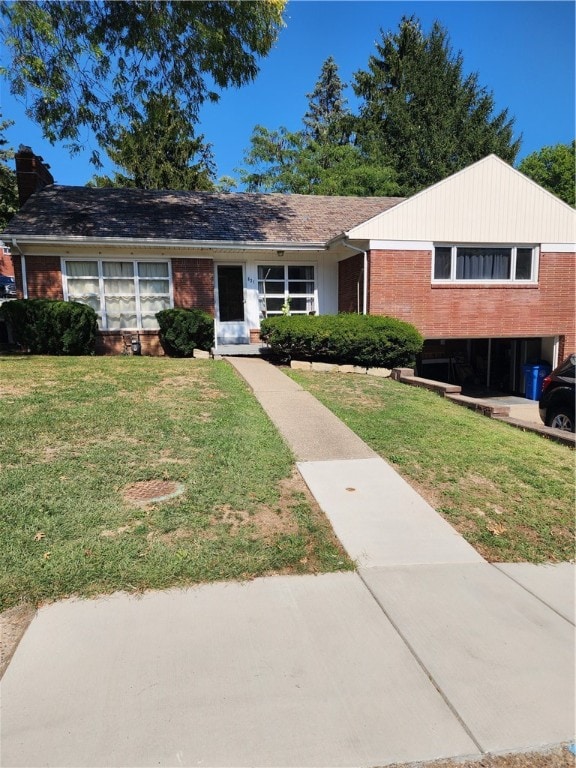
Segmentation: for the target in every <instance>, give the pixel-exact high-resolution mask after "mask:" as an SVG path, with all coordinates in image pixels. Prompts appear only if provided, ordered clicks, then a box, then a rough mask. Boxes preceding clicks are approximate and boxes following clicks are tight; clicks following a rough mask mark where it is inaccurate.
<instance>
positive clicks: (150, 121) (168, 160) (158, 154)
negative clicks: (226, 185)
mask: <svg viewBox="0 0 576 768" xmlns="http://www.w3.org/2000/svg"><path fill="white" fill-rule="evenodd" d="M144 112H145V115H144V117H143V118H140V117H138V118H136V119H134V120H132V122H131V124H130V126H129V127H128V128H124V127H121V128H120V129H119V130H118V132H117V135H116V136H115V137H114V138H112V139H111V140H110V146H109V147H107V149H106V153H107V154H108V156H109V157H110V159H111V160H112V161H113V162H114V164H115V165H116V166H118V167H119V168H121V169H123V171H125V173H120V172H116V173H115V174H114V176H112V177H110V176H95V177H94V179H93V180H92V182H91V185H93V186H98V187H137V188H139V189H191V190H211V189H213V188H214V184H213V178H214V172H215V169H214V160H213V157H212V152H211V149H210V147H209V146H208V145H206V144H205V143H204V137H203V136H202V135H200V136H194V135H191V134H190V126H189V124H188V120H187V119H186V115H185V114H183V113H182V110H181V109H180V108H179V106H178V104H177V103H176V100H175V99H174V98H172V97H169V96H164V95H161V94H159V95H152V96H151V97H150V100H149V101H148V102H147V103H146V104H145V105H144Z"/></svg>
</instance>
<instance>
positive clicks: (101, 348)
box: [96, 331, 165, 357]
mask: <svg viewBox="0 0 576 768" xmlns="http://www.w3.org/2000/svg"><path fill="white" fill-rule="evenodd" d="M136 337H137V338H138V341H139V342H140V345H141V347H142V355H146V356H151V357H162V356H164V354H165V353H164V350H163V349H162V345H161V344H160V339H159V336H158V331H137V332H136V331H135V332H134V333H130V332H129V331H99V332H98V337H97V339H96V354H97V355H122V354H129V355H131V354H132V350H131V347H130V340H131V339H132V338H136Z"/></svg>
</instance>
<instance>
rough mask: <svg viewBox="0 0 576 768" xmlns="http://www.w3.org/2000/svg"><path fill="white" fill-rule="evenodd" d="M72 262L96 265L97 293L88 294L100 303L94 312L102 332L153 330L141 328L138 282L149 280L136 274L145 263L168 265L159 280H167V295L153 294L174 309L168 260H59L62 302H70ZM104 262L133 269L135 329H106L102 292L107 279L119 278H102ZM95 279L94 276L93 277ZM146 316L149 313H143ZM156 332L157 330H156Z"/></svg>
mask: <svg viewBox="0 0 576 768" xmlns="http://www.w3.org/2000/svg"><path fill="white" fill-rule="evenodd" d="M74 261H88V262H90V263H92V264H96V265H97V271H98V288H99V292H98V294H95V293H94V294H90V295H91V296H94V297H95V298H97V299H98V301H99V303H100V310H99V311H97V312H96V315H97V316H98V325H99V328H100V330H102V331H118V332H123V331H126V332H130V331H143V330H155V329H154V328H143V326H142V310H141V306H140V280H149V279H150V278H146V277H144V278H140V275H139V274H138V264H144V263H146V262H149V263H152V264H167V265H168V275H167V277H166V278H160V279H162V280H168V293H158V294H154V295H155V296H162V297H168V300H169V307H170V309H172V308H173V307H174V289H173V283H172V262H171V260H170V259H153V258H148V259H143V258H134V257H131V258H125V257H122V256H110V257H107V258H104V259H97V258H94V257H83V256H81V255H78V256H67V257H66V258H63V259H61V274H62V290H63V294H64V300H65V301H70V293H69V290H68V269H67V264H68V262H74ZM104 262H111V263H115V264H117V263H119V262H122V263H131V264H132V267H133V276H132V278H131V279H132V280H133V281H134V290H135V294H134V296H135V304H136V323H137V324H136V327H134V328H131V327H124V328H109V327H108V317H107V313H106V301H105V297H106V294H105V292H104V283H105V281H106V280H107V279H119V278H107V277H105V276H104V273H103V272H104V270H103V267H102V265H103V263H104ZM95 277H96V276H95ZM72 300H74V301H78V299H75V298H73V299H72ZM145 314H146V315H147V316H148V315H149V313H145ZM156 330H157V329H156Z"/></svg>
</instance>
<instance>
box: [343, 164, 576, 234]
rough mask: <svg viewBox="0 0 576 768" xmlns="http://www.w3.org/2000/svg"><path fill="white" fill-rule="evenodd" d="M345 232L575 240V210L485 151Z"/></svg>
mask: <svg viewBox="0 0 576 768" xmlns="http://www.w3.org/2000/svg"><path fill="white" fill-rule="evenodd" d="M347 235H348V237H349V238H350V239H353V240H412V241H413V240H426V241H434V242H446V243H501V244H503V243H527V244H532V243H534V244H537V243H542V242H547V243H574V242H575V241H576V211H574V210H573V209H572V208H571V207H570V206H569V205H566V204H565V203H563V202H562V201H561V200H559V199H558V198H556V197H555V196H554V195H551V194H550V193H549V192H547V191H546V190H545V189H543V188H542V187H540V186H539V185H538V184H535V183H534V182H533V181H531V180H530V179H528V178H527V177H526V176H524V175H523V174H521V173H519V172H518V171H516V170H514V168H512V167H511V166H509V165H508V164H507V163H505V162H504V161H503V160H500V159H499V158H498V157H496V156H495V155H490V156H489V157H486V158H484V159H483V160H480V161H479V162H478V163H475V164H474V165H471V166H469V167H468V168H465V169H464V170H462V171H459V172H458V173H456V174H454V175H453V176H450V177H448V178H447V179H444V180H443V181H441V182H439V183H438V184H435V185H434V186H432V187H429V188H428V189H425V190H423V191H422V192H419V193H418V194H417V195H415V196H414V197H411V198H409V199H408V200H405V201H404V202H403V203H400V205H397V206H396V207H394V208H391V209H390V210H388V211H385V212H384V213H381V214H379V215H378V216H375V217H374V218H373V219H370V220H369V221H366V222H364V223H363V224H360V225H359V226H357V227H354V228H353V229H351V230H350V231H349V232H348V233H347Z"/></svg>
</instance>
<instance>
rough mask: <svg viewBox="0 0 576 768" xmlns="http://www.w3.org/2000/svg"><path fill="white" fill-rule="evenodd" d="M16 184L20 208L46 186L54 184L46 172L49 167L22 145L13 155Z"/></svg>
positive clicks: (50, 175)
mask: <svg viewBox="0 0 576 768" xmlns="http://www.w3.org/2000/svg"><path fill="white" fill-rule="evenodd" d="M15 160H16V182H17V184H18V199H19V201H20V207H22V206H23V205H24V203H25V202H26V200H28V198H29V197H30V196H31V195H33V194H34V193H35V192H39V191H40V190H41V189H44V187H47V186H48V184H54V179H53V178H52V174H51V173H50V171H49V170H48V169H49V168H50V166H49V165H48V164H45V163H44V162H43V159H42V158H41V157H39V156H38V155H35V154H34V152H32V150H31V148H30V147H25V146H23V145H22V144H21V145H20V147H19V148H18V152H16V155H15Z"/></svg>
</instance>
